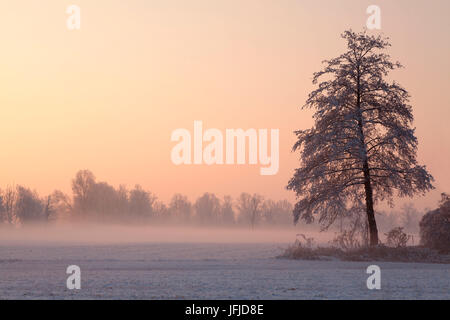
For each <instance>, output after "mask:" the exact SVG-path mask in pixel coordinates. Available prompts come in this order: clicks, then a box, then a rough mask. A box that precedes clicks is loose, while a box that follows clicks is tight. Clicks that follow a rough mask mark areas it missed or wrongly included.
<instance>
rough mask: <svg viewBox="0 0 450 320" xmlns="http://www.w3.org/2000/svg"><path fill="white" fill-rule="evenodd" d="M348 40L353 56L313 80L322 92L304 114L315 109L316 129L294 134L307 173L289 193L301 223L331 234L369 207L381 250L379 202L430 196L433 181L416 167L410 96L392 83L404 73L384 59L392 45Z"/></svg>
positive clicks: (331, 63) (361, 36) (299, 174)
mask: <svg viewBox="0 0 450 320" xmlns="http://www.w3.org/2000/svg"><path fill="white" fill-rule="evenodd" d="M342 37H343V38H344V39H346V40H347V47H348V49H347V51H346V52H345V53H343V54H342V55H340V56H339V57H337V58H334V59H332V60H328V61H325V62H324V63H325V68H324V69H323V70H322V71H320V72H317V73H315V74H314V77H313V84H318V87H317V89H316V90H314V91H313V92H311V93H310V94H309V97H308V100H307V101H306V104H305V105H304V107H303V108H313V109H315V113H314V120H315V124H314V126H313V127H312V128H311V129H308V130H299V131H295V134H296V135H297V138H298V140H297V142H296V143H295V145H294V147H293V150H294V151H296V150H300V158H301V166H300V168H298V169H296V170H295V173H294V176H293V177H292V178H291V180H290V181H289V183H288V185H287V188H288V189H290V190H293V191H295V192H296V195H297V199H298V202H297V203H296V205H295V208H294V220H295V222H297V221H298V219H299V218H301V219H304V220H306V221H308V222H310V221H312V220H313V214H315V213H317V214H319V216H320V218H319V220H320V222H321V223H322V224H323V225H324V227H325V228H327V227H329V226H330V225H331V224H332V223H333V222H334V221H335V219H336V218H337V217H338V216H340V215H343V214H345V212H349V211H352V210H358V209H359V208H361V207H363V206H365V211H366V214H367V221H368V226H369V236H370V245H371V246H373V245H377V244H378V230H377V225H376V221H375V215H374V203H375V202H376V201H383V200H387V201H388V202H389V203H390V204H392V203H393V196H394V191H395V190H396V191H397V192H396V193H397V195H398V196H412V195H413V194H415V193H425V192H426V191H428V190H430V189H432V188H433V186H432V181H433V177H432V176H431V175H430V174H429V173H428V172H427V171H426V168H425V166H420V165H418V164H417V161H416V150H417V138H416V137H415V136H414V128H412V127H411V124H412V121H413V115H412V113H411V110H412V109H411V106H410V105H409V104H408V102H409V94H408V92H407V91H406V90H405V89H404V88H403V87H402V86H400V85H399V84H398V83H396V82H388V81H387V80H386V77H387V75H388V73H389V72H390V71H391V70H394V69H396V68H399V67H401V64H400V63H398V62H395V63H394V62H392V61H391V59H390V57H389V55H387V54H386V53H384V52H383V50H384V49H386V48H387V47H389V46H390V44H389V42H388V39H387V38H383V37H381V36H377V37H375V36H370V35H368V34H366V33H365V32H362V33H355V32H353V31H351V30H350V31H346V32H344V34H343V35H342ZM324 78H325V79H324ZM319 79H320V81H321V82H320V83H319Z"/></svg>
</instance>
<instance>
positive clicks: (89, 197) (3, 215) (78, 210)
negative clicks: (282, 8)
mask: <svg viewBox="0 0 450 320" xmlns="http://www.w3.org/2000/svg"><path fill="white" fill-rule="evenodd" d="M292 212H293V205H292V204H291V203H290V202H289V201H287V200H281V201H273V200H271V199H265V198H264V197H263V196H261V195H258V194H249V193H241V194H240V196H239V197H238V198H236V199H233V198H231V197H230V196H225V197H223V198H218V197H217V196H216V195H214V194H213V193H205V194H203V195H202V196H200V197H199V198H198V199H196V201H195V202H191V201H189V200H188V198H187V197H186V196H184V195H182V194H175V195H174V196H173V197H172V198H171V200H170V201H169V202H168V203H167V204H166V203H164V202H162V201H159V200H158V198H157V197H156V195H155V194H153V193H152V192H150V191H147V190H144V189H143V188H142V187H141V186H139V185H136V186H135V187H134V188H132V189H128V188H126V187H125V186H123V185H121V186H119V187H118V188H114V187H113V186H111V185H109V184H108V183H106V182H98V181H97V180H96V178H95V176H94V174H93V173H92V172H90V171H88V170H82V171H79V172H78V173H77V174H76V176H75V178H74V179H73V180H72V195H71V196H69V195H67V194H65V193H63V192H61V191H59V190H56V191H54V192H53V193H52V194H51V195H49V196H46V197H41V196H40V195H39V194H38V193H37V192H35V191H32V190H30V189H29V188H26V187H23V186H15V187H11V186H9V187H7V188H5V189H3V190H2V189H0V224H9V225H15V224H22V225H24V224H30V223H46V222H52V221H57V220H69V221H91V222H100V223H101V222H113V223H168V224H170V223H173V224H183V225H185V224H192V225H205V226H212V225H217V226H227V227H229V226H245V227H250V228H254V227H258V226H292V225H293V214H292ZM423 214H424V213H423V212H421V211H419V210H417V209H416V208H414V206H412V205H411V204H408V205H405V206H404V207H403V208H401V210H400V211H390V212H380V213H379V214H378V215H377V218H378V220H379V225H380V229H381V230H383V231H388V230H390V229H391V228H392V227H394V226H399V227H403V228H404V229H405V231H408V232H410V233H414V234H416V233H418V231H419V229H418V228H419V221H420V219H421V218H422V216H423ZM316 227H317V225H306V223H301V225H300V227H299V229H305V228H316ZM348 228H358V229H364V228H366V226H365V220H364V216H361V215H354V214H352V212H347V213H346V215H343V218H341V219H338V221H336V223H335V224H334V229H336V230H340V231H342V230H344V229H348Z"/></svg>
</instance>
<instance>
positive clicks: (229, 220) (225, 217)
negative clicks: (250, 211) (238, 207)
mask: <svg viewBox="0 0 450 320" xmlns="http://www.w3.org/2000/svg"><path fill="white" fill-rule="evenodd" d="M220 218H221V222H222V223H223V224H224V225H232V224H234V222H235V221H234V210H233V199H232V198H231V197H230V196H225V197H224V198H223V201H222V206H221V208H220Z"/></svg>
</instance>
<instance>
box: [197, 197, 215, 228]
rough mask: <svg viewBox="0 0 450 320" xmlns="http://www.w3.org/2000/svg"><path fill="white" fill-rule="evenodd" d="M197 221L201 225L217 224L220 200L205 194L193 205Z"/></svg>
mask: <svg viewBox="0 0 450 320" xmlns="http://www.w3.org/2000/svg"><path fill="white" fill-rule="evenodd" d="M194 209H195V214H196V218H197V220H198V221H199V222H200V223H201V224H212V223H217V222H218V220H219V216H220V200H219V198H217V197H216V196H215V195H214V194H212V193H208V192H206V193H205V194H203V195H202V196H201V197H200V198H198V199H197V201H196V202H195V203H194Z"/></svg>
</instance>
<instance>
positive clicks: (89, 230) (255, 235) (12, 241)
mask: <svg viewBox="0 0 450 320" xmlns="http://www.w3.org/2000/svg"><path fill="white" fill-rule="evenodd" d="M299 233H305V234H307V235H308V236H310V237H314V239H315V240H316V241H317V242H319V243H320V242H323V243H324V242H327V241H328V240H330V239H331V238H332V237H333V235H334V233H333V232H328V233H325V232H318V231H314V230H308V231H306V232H302V231H301V230H299V228H298V227H294V226H292V227H290V228H288V227H286V228H257V229H256V228H255V229H253V230H252V229H248V228H225V227H195V226H173V225H171V226H151V225H144V226H130V225H128V226H121V225H100V224H57V225H56V224H55V225H28V226H22V227H2V228H0V245H44V244H45V245H61V244H85V245H89V244H93V245H94V244H115V243H117V244H119V243H159V242H160V243H292V242H293V241H294V240H295V239H296V236H297V234H299Z"/></svg>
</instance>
